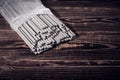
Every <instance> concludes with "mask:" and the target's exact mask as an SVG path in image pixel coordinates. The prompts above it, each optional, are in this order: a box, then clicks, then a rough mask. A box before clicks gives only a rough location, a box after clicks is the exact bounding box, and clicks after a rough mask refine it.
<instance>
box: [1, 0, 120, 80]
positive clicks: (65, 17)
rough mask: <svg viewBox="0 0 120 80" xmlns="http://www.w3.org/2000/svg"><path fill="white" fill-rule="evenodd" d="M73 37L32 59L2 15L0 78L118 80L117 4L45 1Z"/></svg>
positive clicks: (101, 0) (107, 1) (119, 23)
mask: <svg viewBox="0 0 120 80" xmlns="http://www.w3.org/2000/svg"><path fill="white" fill-rule="evenodd" d="M43 3H44V4H45V5H46V6H47V7H49V8H50V9H51V10H52V11H53V13H54V14H55V15H56V16H57V17H58V18H60V19H61V20H62V21H63V22H64V23H65V24H66V25H67V26H68V27H69V28H70V29H71V30H72V31H73V32H75V33H76V35H77V37H76V38H75V39H73V40H72V41H69V42H66V43H63V44H61V45H58V46H56V47H54V48H53V49H52V50H48V51H47V52H44V53H42V54H40V55H34V54H33V53H32V52H31V51H30V49H29V48H28V46H27V45H26V44H25V43H24V42H23V40H22V39H21V38H20V37H19V36H18V35H17V34H16V32H15V31H13V30H12V29H11V28H10V26H9V24H8V23H7V22H6V21H5V20H4V19H3V17H2V16H0V80H6V79H7V80H119V79H120V77H119V75H120V6H119V3H120V1H119V0H114V1H113V0H44V1H43Z"/></svg>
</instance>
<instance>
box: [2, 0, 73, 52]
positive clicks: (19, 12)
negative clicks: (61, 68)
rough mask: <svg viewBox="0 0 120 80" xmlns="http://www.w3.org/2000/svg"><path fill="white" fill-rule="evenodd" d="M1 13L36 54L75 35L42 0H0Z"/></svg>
mask: <svg viewBox="0 0 120 80" xmlns="http://www.w3.org/2000/svg"><path fill="white" fill-rule="evenodd" d="M0 13H1V15H2V16H3V17H4V18H5V20H6V21H7V22H8V23H9V24H10V26H11V28H12V29H13V30H14V31H16V32H17V33H18V35H19V36H20V37H21V38H22V39H23V40H24V41H25V43H26V44H27V45H28V46H29V47H30V49H31V50H32V51H33V52H34V53H35V54H39V53H41V52H44V51H46V50H48V49H51V48H53V46H55V45H58V44H60V43H62V42H65V41H68V40H71V39H72V38H74V37H75V34H74V33H73V32H72V31H71V30H70V29H69V28H68V27H67V26H66V25H65V24H64V23H63V22H61V21H60V20H59V19H58V18H57V17H56V16H55V15H54V14H53V13H52V12H51V11H50V9H48V8H46V7H45V6H44V5H43V4H42V2H41V1H40V0H0Z"/></svg>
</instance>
